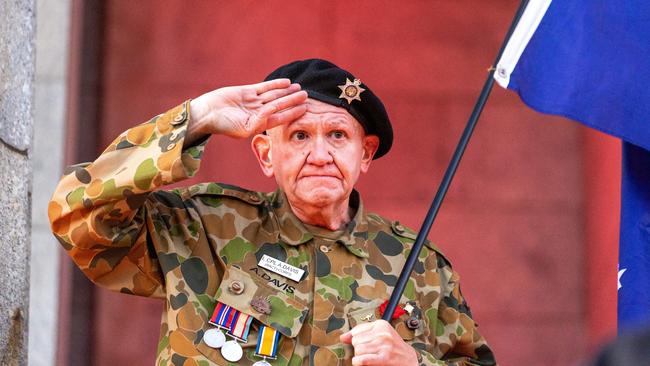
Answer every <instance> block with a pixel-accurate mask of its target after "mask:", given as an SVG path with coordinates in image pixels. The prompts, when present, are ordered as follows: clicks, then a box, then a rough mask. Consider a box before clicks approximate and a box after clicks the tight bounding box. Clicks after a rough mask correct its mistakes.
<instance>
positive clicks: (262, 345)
mask: <svg viewBox="0 0 650 366" xmlns="http://www.w3.org/2000/svg"><path fill="white" fill-rule="evenodd" d="M279 341H280V332H278V331H277V330H275V329H273V328H271V327H267V326H266V325H264V324H262V325H260V330H259V333H258V335H257V346H256V347H255V356H257V357H262V360H260V361H257V362H255V363H254V364H253V366H271V364H270V363H268V361H266V359H267V358H270V359H273V360H274V359H275V358H276V354H277V352H278V343H279Z"/></svg>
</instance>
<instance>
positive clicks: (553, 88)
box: [494, 0, 650, 329]
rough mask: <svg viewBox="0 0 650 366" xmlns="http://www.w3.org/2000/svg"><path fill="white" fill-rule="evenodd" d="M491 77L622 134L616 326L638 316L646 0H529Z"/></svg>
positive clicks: (645, 151)
mask: <svg viewBox="0 0 650 366" xmlns="http://www.w3.org/2000/svg"><path fill="white" fill-rule="evenodd" d="M494 77H495V79H496V81H497V82H498V83H499V84H500V85H501V86H503V87H505V88H508V89H511V90H514V91H516V92H517V93H518V94H519V96H520V97H521V99H522V100H523V101H524V103H526V104H527V105H528V106H530V107H531V108H533V109H535V110H537V111H539V112H543V113H550V114H556V115H561V116H564V117H567V118H570V119H573V120H576V121H578V122H581V123H583V124H585V125H587V126H590V127H592V128H595V129H598V130H600V131H602V132H605V133H608V134H610V135H613V136H616V137H619V138H621V139H622V140H623V173H622V180H623V181H622V187H621V188H622V197H621V227H620V229H621V234H620V251H619V252H620V255H619V273H618V277H619V290H618V321H619V329H625V328H628V327H633V326H638V325H640V324H643V323H647V322H648V321H650V1H648V0H582V1H580V0H552V1H551V0H531V1H530V2H529V4H528V6H527V8H526V10H525V12H524V13H523V16H522V18H521V20H520V22H519V24H518V26H517V28H516V29H515V31H514V33H513V35H512V37H511V38H510V40H509V41H508V44H507V46H506V49H505V51H504V53H503V55H502V57H501V59H500V60H499V62H498V64H497V67H496V72H495V76H494ZM612 275H615V274H612Z"/></svg>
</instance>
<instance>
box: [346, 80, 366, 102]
mask: <svg viewBox="0 0 650 366" xmlns="http://www.w3.org/2000/svg"><path fill="white" fill-rule="evenodd" d="M339 89H341V95H339V98H341V99H345V100H347V101H348V104H352V101H353V100H355V99H356V100H358V101H361V98H360V97H359V95H361V93H362V92H364V91H365V90H366V89H364V88H362V87H361V80H359V79H354V81H350V79H348V78H345V85H339Z"/></svg>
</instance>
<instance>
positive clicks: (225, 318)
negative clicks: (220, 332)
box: [208, 302, 239, 330]
mask: <svg viewBox="0 0 650 366" xmlns="http://www.w3.org/2000/svg"><path fill="white" fill-rule="evenodd" d="M237 313H239V311H238V310H236V309H234V308H232V307H230V306H228V305H226V304H222V303H220V302H217V306H216V307H215V308H214V312H212V317H210V320H209V321H208V322H209V323H210V324H212V325H216V326H217V327H219V328H225V329H228V330H229V329H230V328H231V327H232V325H233V320H234V318H235V316H236V315H237Z"/></svg>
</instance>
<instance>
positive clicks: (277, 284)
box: [249, 267, 296, 294]
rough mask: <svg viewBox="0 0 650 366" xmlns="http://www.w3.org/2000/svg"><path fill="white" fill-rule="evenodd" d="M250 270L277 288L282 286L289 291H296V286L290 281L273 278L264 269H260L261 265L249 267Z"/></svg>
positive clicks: (291, 292)
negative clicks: (290, 283)
mask: <svg viewBox="0 0 650 366" xmlns="http://www.w3.org/2000/svg"><path fill="white" fill-rule="evenodd" d="M249 271H251V272H253V273H255V274H256V275H258V276H259V277H260V278H261V279H263V280H265V281H266V283H268V284H269V285H273V286H275V287H277V288H281V289H283V290H284V291H286V292H287V293H290V294H293V293H294V291H295V290H296V288H295V287H293V286H291V285H289V283H288V282H280V280H278V279H277V278H273V277H271V276H269V275H268V274H267V273H266V272H265V271H264V270H263V269H260V267H253V268H251V269H249Z"/></svg>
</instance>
